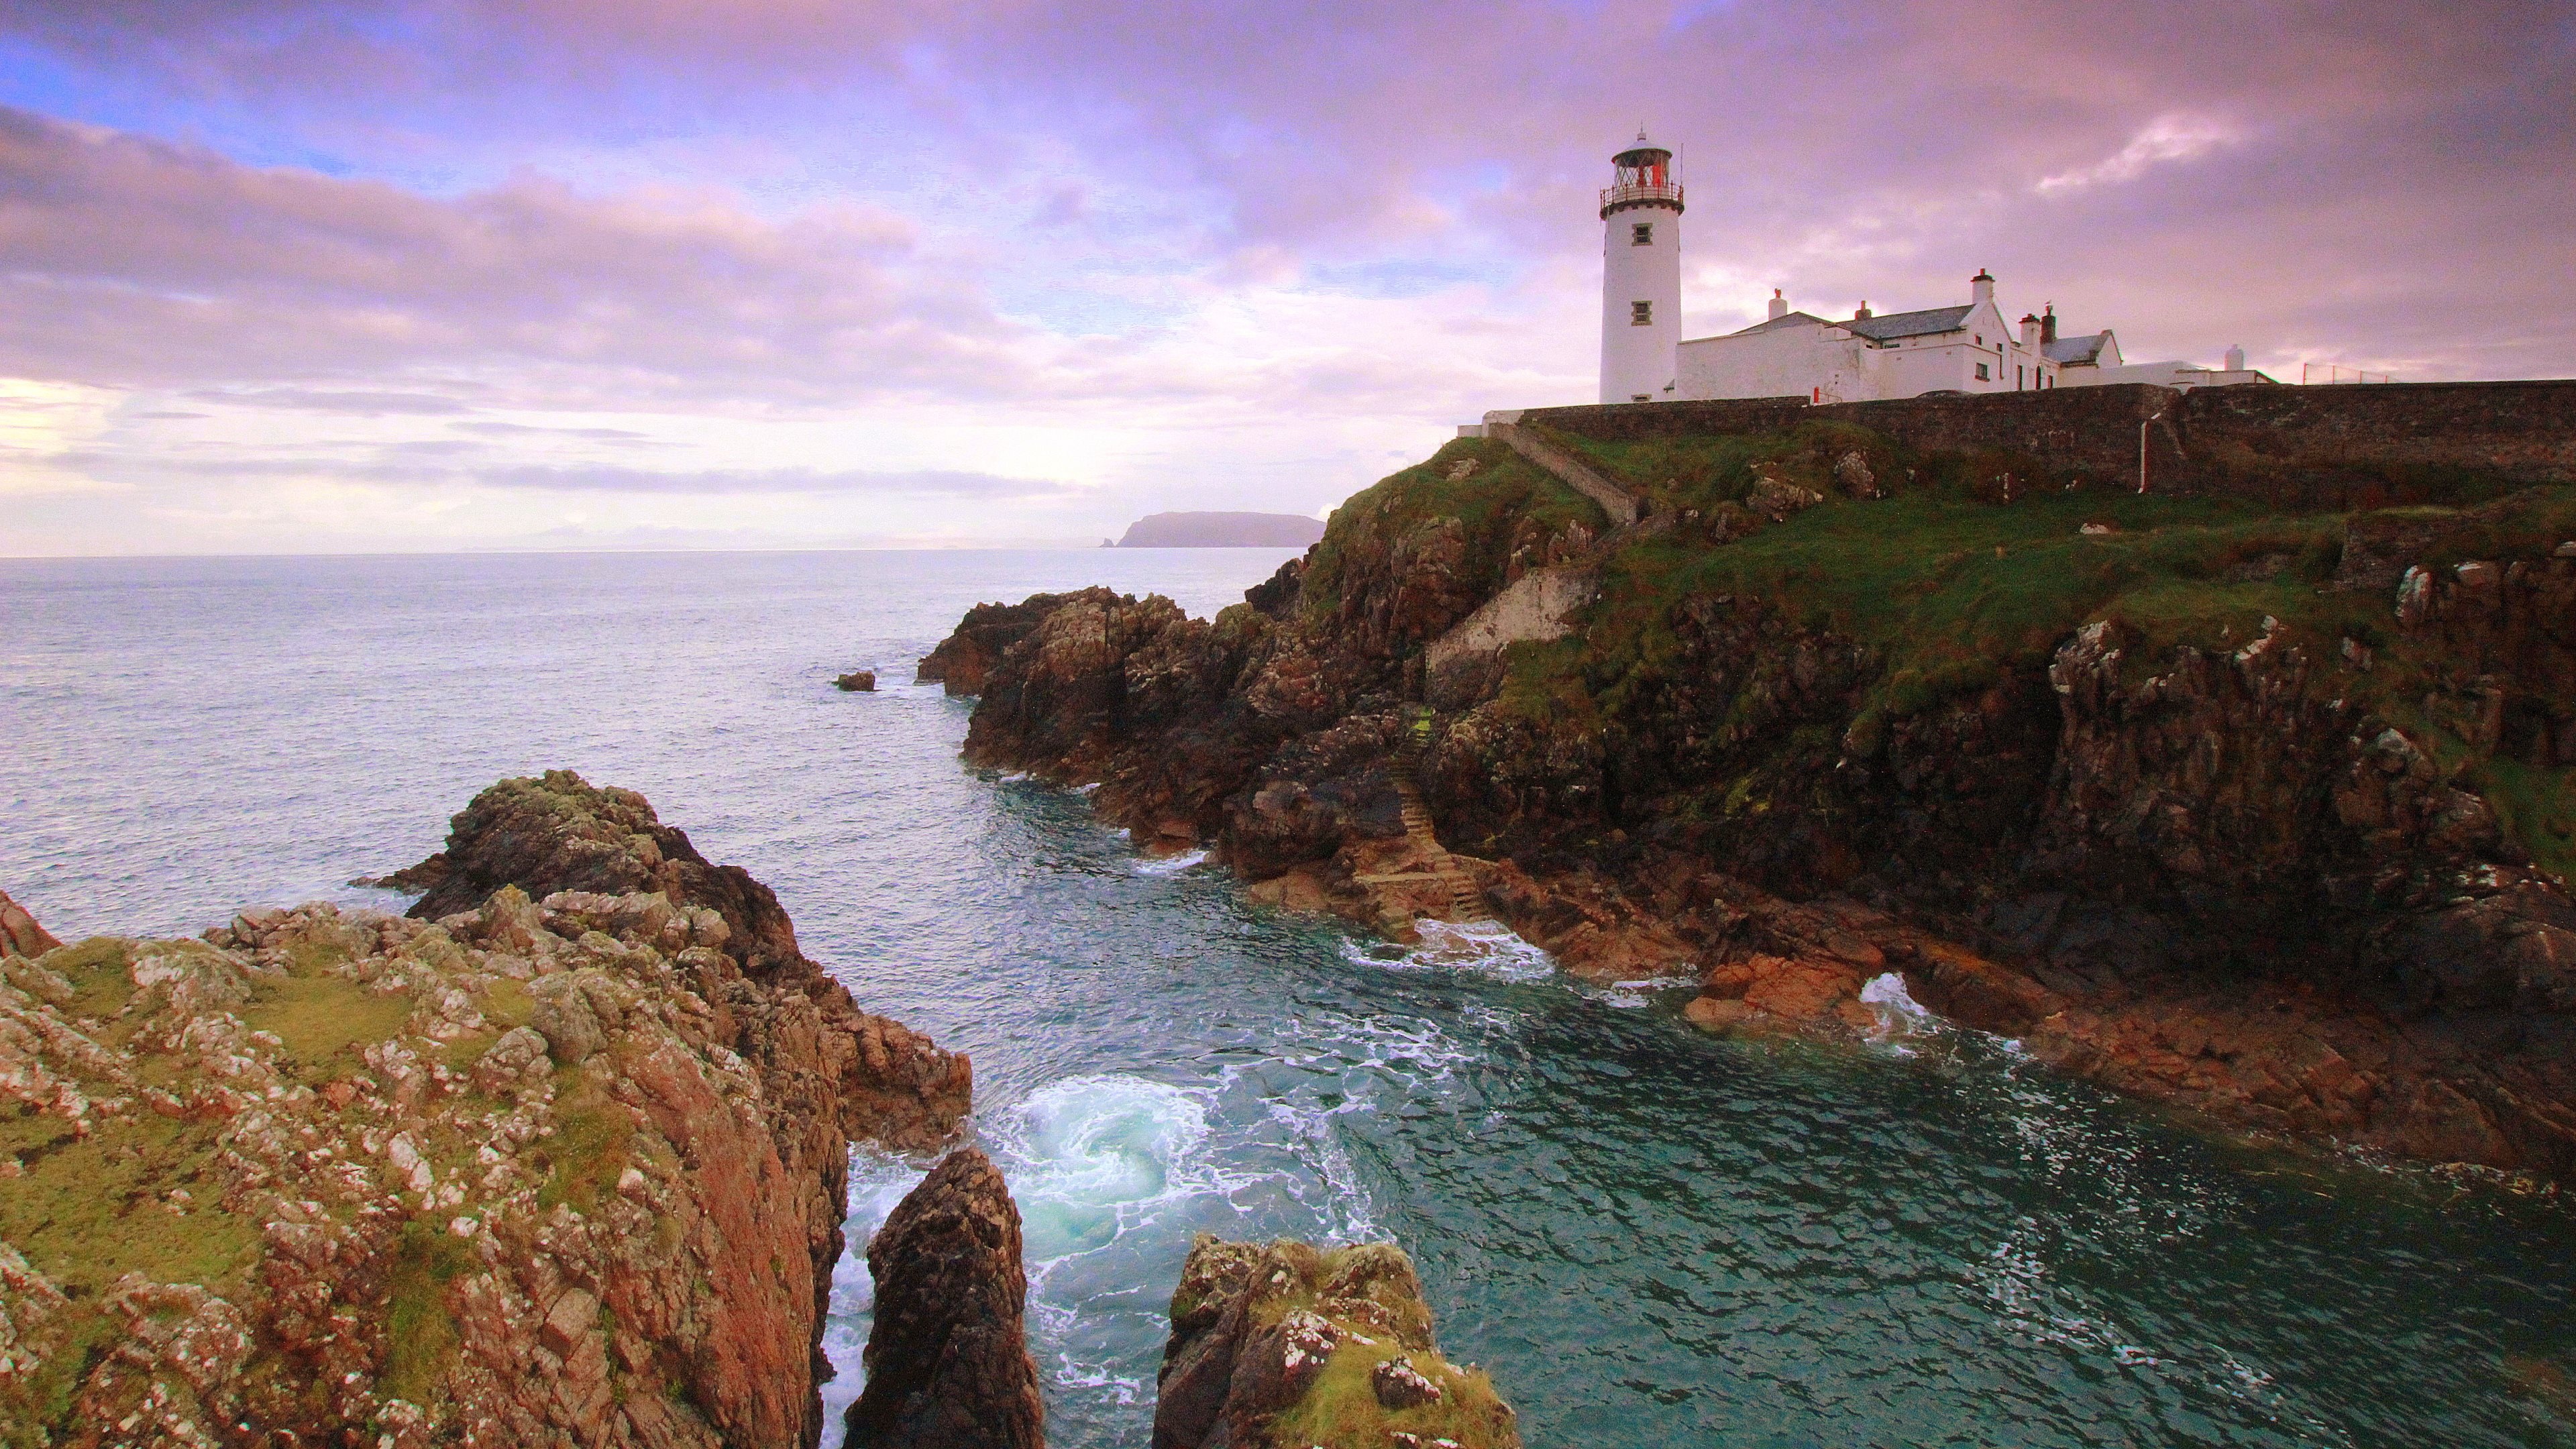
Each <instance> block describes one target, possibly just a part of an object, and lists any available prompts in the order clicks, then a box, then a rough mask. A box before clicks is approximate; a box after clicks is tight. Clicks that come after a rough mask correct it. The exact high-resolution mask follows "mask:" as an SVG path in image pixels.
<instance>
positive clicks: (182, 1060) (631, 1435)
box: [0, 772, 968, 1446]
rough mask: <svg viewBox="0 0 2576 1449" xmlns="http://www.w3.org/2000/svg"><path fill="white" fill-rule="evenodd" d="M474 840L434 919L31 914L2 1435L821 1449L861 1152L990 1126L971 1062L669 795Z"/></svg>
mask: <svg viewBox="0 0 2576 1449" xmlns="http://www.w3.org/2000/svg"><path fill="white" fill-rule="evenodd" d="M445 856H446V859H445V862H444V872H443V878H441V879H440V880H439V881H438V883H437V885H436V888H435V889H434V890H433V891H432V892H431V894H430V895H429V896H428V897H426V898H425V899H424V906H425V907H426V908H427V909H428V910H429V911H430V912H432V913H434V918H433V919H415V918H404V917H393V916H385V915H378V914H374V913H368V912H342V911H340V910H337V909H334V908H333V907H331V906H329V905H316V906H306V907H303V908H300V909H297V910H292V911H279V910H260V911H251V912H246V913H244V914H243V915H241V916H240V917H237V918H236V919H235V920H234V921H233V922H232V923H231V924H230V925H228V926H223V927H218V928H215V929H213V930H210V931H208V932H206V934H205V936H204V938H203V939H199V940H140V939H126V938H110V937H102V938H96V939H92V940H89V941H85V942H81V943H78V944H76V945H72V946H68V947H58V948H53V949H48V950H44V951H43V952H42V953H41V954H38V955H34V956H32V957H31V956H28V955H26V954H24V953H23V952H22V951H21V950H20V947H21V946H22V945H24V944H26V943H27V937H26V935H25V932H24V931H23V930H22V929H13V931H12V935H11V941H10V947H11V951H10V954H9V955H8V956H7V957H6V959H5V960H0V982H5V984H0V1095H5V1097H6V1099H7V1101H8V1103H9V1106H8V1108H7V1109H6V1112H5V1115H0V1178H5V1179H6V1181H5V1190H0V1279H5V1281H6V1283H7V1292H6V1293H5V1294H0V1425H6V1426H7V1427H6V1429H5V1431H0V1437H5V1439H6V1441H7V1442H10V1443H27V1444H37V1443H54V1444H99V1443H109V1442H114V1443H173V1444H177V1443H189V1444H239V1445H251V1444H258V1445H263V1446H265V1445H274V1444H287V1443H297V1444H361V1443H364V1444H383V1445H396V1446H404V1445H428V1444H433V1443H469V1444H490V1445H508V1444H539V1443H546V1444H557V1443H565V1444H582V1445H611V1444H614V1445H652V1446H671V1445H708V1446H713V1445H737V1446H750V1445H760V1446H772V1445H788V1444H799V1443H802V1444H811V1443H813V1442H815V1440H816V1438H817V1437H818V1435H819V1433H820V1430H821V1406H820V1399H819V1396H818V1395H817V1393H816V1385H817V1382H818V1380H819V1379H820V1378H822V1377H823V1376H824V1375H826V1374H827V1373H828V1368H827V1366H826V1364H825V1362H824V1360H823V1358H822V1355H821V1351H820V1343H821V1329H822V1315H823V1309H824V1306H825V1303H826V1299H827V1295H828V1293H829V1290H830V1277H831V1268H832V1265H833V1263H834V1262H835V1261H837V1260H838V1258H839V1256H840V1252H841V1249H842V1236H841V1229H840V1222H841V1217H842V1211H843V1202H842V1199H843V1189H844V1184H845V1179H846V1175H847V1167H848V1138H849V1137H852V1136H860V1137H874V1138H879V1139H882V1140H887V1141H892V1142H898V1143H907V1144H911V1143H921V1142H925V1141H930V1140H935V1139H937V1138H940V1137H943V1136H945V1135H949V1134H952V1133H953V1132H954V1131H955V1130H956V1128H957V1125H958V1120H959V1117H960V1115H961V1114H962V1112H963V1110H964V1107H965V1094H966V1087H967V1081H968V1074H967V1068H966V1063H965V1061H964V1059H963V1058H960V1057H953V1056H950V1055H948V1054H945V1053H941V1052H939V1051H938V1050H937V1049H936V1048H934V1047H932V1046H931V1045H930V1044H929V1043H928V1042H927V1041H926V1040H924V1039H922V1038H920V1037H918V1036H915V1035H913V1034H911V1033H908V1032H904V1031H903V1030H902V1029H901V1028H900V1027H897V1026H895V1025H894V1024H892V1023H888V1022H884V1021H882V1020H881V1019H879V1018H872V1017H867V1016H865V1015H864V1014H863V1013H860V1012H858V1011H857V1009H856V1007H855V1006H854V1005H852V1004H851V1003H850V1001H849V998H848V994H847V992H846V991H844V990H843V989H842V988H840V987H839V986H838V985H837V984H835V983H832V982H831V981H829V979H828V978H825V977H824V976H823V975H822V974H821V973H820V971H819V970H817V969H815V968H814V967H813V965H812V963H811V962H809V961H807V960H806V959H805V958H804V957H803V956H802V955H801V954H799V953H797V951H796V949H795V944H794V933H793V930H792V928H791V927H790V926H789V925H788V922H787V919H786V917H785V915H784V913H783V912H780V911H779V910H778V907H777V903H776V900H775V898H774V897H772V896H771V895H770V893H769V892H768V891H767V890H766V889H765V888H763V887H761V886H760V885H759V884H758V883H757V882H755V881H752V880H751V879H750V878H749V877H748V876H746V875H743V874H742V873H741V872H739V871H737V870H731V869H730V868H726V867H716V866H711V865H709V864H708V863H707V862H705V861H704V860H703V859H702V858H700V857H699V856H698V854H697V853H696V852H695V851H694V850H693V849H690V848H689V847H688V845H687V842H686V839H685V837H683V836H681V835H680V834H679V832H677V831H675V830H671V829H669V828H668V827H666V826H662V825H660V824H659V823H658V822H656V821H655V820H654V819H653V815H652V811H651V809H650V807H649V806H647V805H646V804H645V803H644V801H643V800H642V798H641V797H639V796H636V795H634V794H632V793H631V792H626V791H616V790H598V789H594V788H592V787H591V786H589V785H587V784H586V783H584V782H583V781H581V780H580V778H579V777H577V776H574V775H571V774H568V773H563V772H557V773H554V774H549V775H548V776H546V777H545V778H544V779H542V780H537V781H528V780H514V781H505V782H503V783H502V784H500V785H497V786H495V787H493V789H491V790H488V791H486V792H484V794H483V795H481V796H479V797H477V799H476V801H475V802H474V804H473V805H472V806H470V807H469V808H468V809H467V810H466V811H465V812H464V813H463V814H461V815H459V816H458V817H457V819H456V828H455V831H454V833H453V834H452V835H451V837H450V842H449V847H448V850H447V852H446V853H445ZM428 873H429V874H439V873H440V872H439V871H438V870H436V869H433V870H432V871H431V872H428ZM532 890H533V891H536V892H541V895H536V894H532ZM39 944H41V943H39Z"/></svg>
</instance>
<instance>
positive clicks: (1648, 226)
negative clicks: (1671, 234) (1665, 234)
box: [1628, 221, 1655, 247]
mask: <svg viewBox="0 0 2576 1449" xmlns="http://www.w3.org/2000/svg"><path fill="white" fill-rule="evenodd" d="M1654 244H1655V224H1654V223H1653V222H1651V221H1641V222H1638V223H1636V224H1635V225H1633V226H1631V227H1629V228H1628V245H1630V246H1632V247H1650V246H1653V245H1654Z"/></svg>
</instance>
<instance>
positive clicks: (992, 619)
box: [913, 590, 1107, 696]
mask: <svg viewBox="0 0 2576 1449" xmlns="http://www.w3.org/2000/svg"><path fill="white" fill-rule="evenodd" d="M1097 592H1103V593H1105V592H1107V591H1106V590H1099V591H1097ZM1070 597H1072V596H1071V595H1069V594H1031V595H1030V596H1029V597H1028V598H1026V599H1024V600H1022V601H1021V602H1019V603H1016V604H977V605H976V606H975V607H974V608H971V609H969V610H967V611H966V617H965V618H964V619H962V620H960V621H959V622H958V625H957V629H956V632H955V633H952V634H950V635H949V636H948V637H947V638H946V639H943V640H941V641H940V644H939V647H938V648H936V649H933V650H931V651H930V654H929V655H928V657H926V658H924V659H923V660H922V661H921V667H920V668H919V669H918V670H916V671H915V672H914V674H913V683H915V684H931V683H934V682H935V683H937V684H939V685H941V686H942V687H943V689H944V690H945V692H946V693H948V694H950V695H952V696H953V695H960V694H982V693H983V692H984V682H985V681H986V680H987V679H990V678H991V677H992V673H993V666H995V665H996V664H999V663H1001V661H1002V655H1003V654H1004V653H1006V652H1007V651H1008V650H1009V649H1010V647H1011V646H1012V645H1014V644H1017V643H1018V642H1020V641H1021V640H1022V639H1025V638H1027V637H1028V636H1029V632H1030V631H1031V630H1033V629H1035V628H1036V627H1037V626H1038V623H1039V621H1041V620H1043V619H1045V618H1046V616H1047V615H1048V614H1050V613H1052V612H1054V610H1055V607H1056V605H1058V604H1061V603H1063V602H1064V601H1065V600H1066V599H1068V598H1070Z"/></svg>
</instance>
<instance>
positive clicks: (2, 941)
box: [0, 891, 62, 957]
mask: <svg viewBox="0 0 2576 1449" xmlns="http://www.w3.org/2000/svg"><path fill="white" fill-rule="evenodd" d="M61 944H62V942H60V941H57V940H55V939H54V937H53V933H51V932H49V931H47V930H46V929H45V928H44V927H42V926H40V925H37V924H36V918H35V917H34V916H31V915H28V914H27V908H26V907H24V906H22V905H19V904H18V903H17V902H16V901H13V900H11V899H9V893H8V892H6V891H0V956H30V957H33V956H42V955H43V954H45V953H46V952H47V951H50V950H53V949H54V948H55V947H57V946H60V945H61Z"/></svg>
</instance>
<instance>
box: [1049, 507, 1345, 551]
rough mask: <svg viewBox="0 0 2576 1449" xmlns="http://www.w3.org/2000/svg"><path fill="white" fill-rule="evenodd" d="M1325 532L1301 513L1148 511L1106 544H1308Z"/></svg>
mask: <svg viewBox="0 0 2576 1449" xmlns="http://www.w3.org/2000/svg"><path fill="white" fill-rule="evenodd" d="M1323 536H1324V525H1323V522H1322V521H1321V520H1319V519H1313V518H1308V517H1307V516H1306V515H1304V514H1302V513H1149V514H1147V515H1145V516H1144V517H1143V518H1140V519H1137V520H1136V521H1135V522H1134V523H1132V524H1129V525H1128V526H1127V536H1126V537H1124V538H1121V539H1120V540H1118V541H1117V542H1116V543H1114V544H1113V543H1111V542H1109V541H1108V540H1107V539H1103V540H1101V544H1100V546H1101V547H1103V548H1309V547H1312V546H1313V545H1314V543H1315V541H1316V540H1317V539H1320V538H1322V537H1323Z"/></svg>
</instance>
